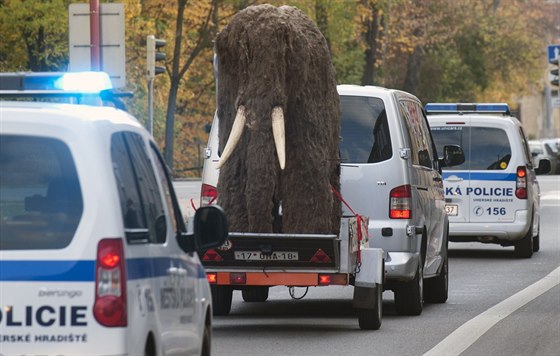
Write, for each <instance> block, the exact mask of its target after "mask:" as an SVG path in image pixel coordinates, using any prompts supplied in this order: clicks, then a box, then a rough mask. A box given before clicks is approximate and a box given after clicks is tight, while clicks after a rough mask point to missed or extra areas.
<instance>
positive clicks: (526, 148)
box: [519, 127, 533, 167]
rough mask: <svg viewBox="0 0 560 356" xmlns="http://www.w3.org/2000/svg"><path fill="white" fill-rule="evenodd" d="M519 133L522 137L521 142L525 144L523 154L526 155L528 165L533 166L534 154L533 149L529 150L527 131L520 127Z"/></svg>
mask: <svg viewBox="0 0 560 356" xmlns="http://www.w3.org/2000/svg"><path fill="white" fill-rule="evenodd" d="M519 135H520V137H521V142H522V146H523V156H524V157H525V163H526V164H527V165H528V166H531V167H532V166H533V156H532V155H531V151H530V150H529V144H528V142H527V138H526V136H525V132H524V131H523V128H521V127H520V128H519Z"/></svg>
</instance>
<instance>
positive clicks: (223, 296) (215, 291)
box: [210, 285, 233, 315]
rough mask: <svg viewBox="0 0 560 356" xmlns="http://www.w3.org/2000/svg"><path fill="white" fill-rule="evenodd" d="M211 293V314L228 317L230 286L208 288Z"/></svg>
mask: <svg viewBox="0 0 560 356" xmlns="http://www.w3.org/2000/svg"><path fill="white" fill-rule="evenodd" d="M210 289H211V291H212V314H213V315H228V314H229V312H230V311H231V299H232V297H233V288H232V287H230V286H216V285H212V286H210Z"/></svg>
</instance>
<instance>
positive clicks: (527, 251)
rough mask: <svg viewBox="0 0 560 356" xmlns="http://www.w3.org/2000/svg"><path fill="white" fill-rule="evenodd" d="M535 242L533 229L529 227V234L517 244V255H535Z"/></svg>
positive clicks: (529, 256)
mask: <svg viewBox="0 0 560 356" xmlns="http://www.w3.org/2000/svg"><path fill="white" fill-rule="evenodd" d="M533 243H534V242H533V229H531V228H529V231H528V232H527V235H525V237H524V238H522V239H521V240H519V241H518V242H517V244H516V245H515V250H514V254H515V257H518V258H531V256H533V248H534V247H533Z"/></svg>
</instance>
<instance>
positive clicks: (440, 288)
mask: <svg viewBox="0 0 560 356" xmlns="http://www.w3.org/2000/svg"><path fill="white" fill-rule="evenodd" d="M447 229H448V231H449V227H448V228H447ZM447 241H449V240H448V237H447V236H446V242H445V251H444V252H445V253H444V258H443V266H441V272H440V273H439V275H438V276H437V277H433V278H428V279H426V280H425V281H424V283H425V286H424V301H426V302H428V303H445V302H446V301H447V297H448V295H449V253H448V248H449V247H448V242H447Z"/></svg>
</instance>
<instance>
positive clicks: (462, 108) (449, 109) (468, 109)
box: [425, 103, 511, 115]
mask: <svg viewBox="0 0 560 356" xmlns="http://www.w3.org/2000/svg"><path fill="white" fill-rule="evenodd" d="M425 110H426V113H428V114H458V113H485V114H490V113H492V114H503V115H511V112H510V110H509V106H508V104H506V103H456V104H447V103H429V104H426V107H425Z"/></svg>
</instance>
